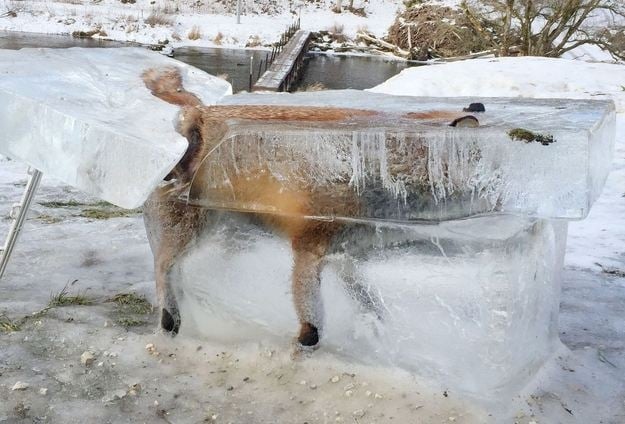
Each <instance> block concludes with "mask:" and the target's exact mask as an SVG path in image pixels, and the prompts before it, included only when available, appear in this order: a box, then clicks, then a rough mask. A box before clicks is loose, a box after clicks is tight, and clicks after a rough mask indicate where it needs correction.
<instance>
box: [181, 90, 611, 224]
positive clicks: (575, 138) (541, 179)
mask: <svg viewBox="0 0 625 424" xmlns="http://www.w3.org/2000/svg"><path fill="white" fill-rule="evenodd" d="M473 102H481V103H483V104H484V105H485V107H486V112H482V113H474V114H473V115H474V116H476V117H477V118H478V119H479V122H480V125H479V128H453V127H450V126H449V123H450V121H451V119H452V118H453V117H457V116H463V115H467V114H469V112H463V109H464V108H467V106H468V105H469V104H470V103H473ZM220 104H222V105H229V106H231V105H236V106H240V107H242V108H245V106H247V105H273V106H300V107H335V108H351V109H361V110H367V111H374V113H373V114H371V113H367V114H364V115H361V116H352V117H350V118H347V119H345V120H344V121H331V122H330V121H328V122H325V121H324V122H312V121H311V122H304V121H302V120H298V121H289V120H282V121H277V120H272V121H267V122H264V121H255V120H229V121H227V126H228V131H227V133H226V136H225V137H224V138H223V139H222V140H221V141H220V142H217V141H216V143H217V145H216V147H215V148H214V149H213V150H212V151H211V153H210V155H209V156H207V157H206V159H205V160H204V163H203V165H202V167H201V168H200V170H199V171H198V173H197V174H196V177H195V181H194V183H193V185H192V188H191V192H190V194H189V201H190V202H191V203H194V204H198V205H202V206H205V207H208V208H213V209H227V210H238V211H251V212H260V213H268V214H277V215H292V214H299V215H300V216H307V217H317V218H323V219H344V220H357V221H370V220H377V221H380V220H381V221H392V222H397V223H415V222H422V221H434V222H438V221H445V220H452V219H459V218H469V217H475V216H480V215H489V214H502V213H503V214H514V215H520V216H526V217H536V218H545V219H583V218H585V217H586V216H587V215H588V213H589V210H590V208H591V206H592V204H593V202H594V201H595V200H596V199H597V197H598V196H599V194H600V193H601V190H602V188H603V185H604V182H605V179H606V177H607V174H608V172H609V166H608V165H609V164H610V163H611V161H612V153H613V148H614V129H615V112H614V103H613V102H612V101H605V100H571V99H540V100H537V99H515V98H479V97H473V98H467V97H460V98H433V97H408V96H395V95H385V94H377V93H370V92H363V91H356V90H337V91H324V92H314V93H297V94H244V95H235V96H228V97H225V98H223V99H222V100H221V101H220ZM448 116H452V118H447V117H448ZM441 117H443V118H441ZM517 133H521V135H520V136H517V135H514V136H513V135H512V134H517ZM524 134H529V135H531V136H540V137H541V139H542V138H544V139H545V140H543V141H537V140H534V141H533V142H526V141H525V140H524V139H523V138H522V136H523V135H524ZM233 152H237V153H236V154H233ZM258 169H261V170H263V171H262V172H261V173H259V172H256V171H255V170H258ZM264 172H266V173H267V174H264ZM261 180H263V182H261ZM233 181H234V182H236V181H246V183H245V187H248V186H253V185H254V184H258V186H259V189H258V190H242V189H241V184H240V183H238V185H236V184H235V186H233V184H234V183H233ZM268 184H269V185H268ZM261 187H262V189H260V188H261ZM272 189H275V190H274V191H275V193H273V194H270V193H269V191H270V190H272ZM289 193H292V194H293V199H292V200H295V198H296V197H297V196H298V194H301V193H304V194H305V195H306V196H307V197H305V198H306V199H309V200H307V203H306V205H305V207H298V208H296V209H293V208H290V209H288V210H287V209H284V210H282V209H280V205H292V204H294V203H293V202H291V201H289ZM280 199H281V200H280ZM297 199H300V200H297V202H295V203H297V204H299V203H301V196H300V197H297ZM298 202H299V203H298Z"/></svg>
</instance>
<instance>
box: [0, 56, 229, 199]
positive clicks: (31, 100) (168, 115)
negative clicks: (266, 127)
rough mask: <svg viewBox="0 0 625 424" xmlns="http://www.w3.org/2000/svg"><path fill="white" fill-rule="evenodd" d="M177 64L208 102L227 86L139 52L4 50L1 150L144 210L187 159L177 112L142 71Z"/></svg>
mask: <svg viewBox="0 0 625 424" xmlns="http://www.w3.org/2000/svg"><path fill="white" fill-rule="evenodd" d="M167 66H175V67H176V68H178V69H179V70H180V71H181V74H182V76H183V79H184V83H185V86H186V87H187V88H189V89H190V90H192V91H194V92H196V93H198V95H199V96H200V97H201V99H202V100H203V101H204V102H205V103H206V104H213V103H215V102H216V101H217V100H218V99H219V98H221V97H222V96H224V95H227V94H231V92H232V89H231V86H230V84H229V83H227V82H225V81H223V80H221V79H219V78H216V77H213V76H210V75H208V74H206V73H204V72H202V71H200V70H198V69H196V68H194V67H191V66H188V65H185V64H183V63H180V62H177V61H174V60H172V59H168V58H166V57H164V56H163V55H160V54H158V53H155V52H150V51H147V50H145V49H140V48H120V49H106V50H100V49H80V48H72V49H62V50H56V49H23V50H19V51H13V50H0V74H1V75H2V78H0V129H1V130H2V132H3V137H2V140H1V141H0V152H1V153H2V154H4V155H7V156H9V157H12V158H15V159H19V160H22V161H23V162H25V163H27V164H29V165H31V166H33V167H35V168H37V169H39V170H40V171H42V172H43V173H44V174H49V175H50V176H53V177H56V178H58V179H59V180H61V181H63V182H65V183H67V184H71V185H73V186H74V187H77V188H80V189H81V190H84V191H85V192H87V193H89V194H92V195H94V196H98V197H100V198H102V199H104V200H107V201H109V202H111V203H113V204H116V205H119V206H122V207H126V208H134V207H137V206H140V205H141V204H142V203H143V201H144V200H145V198H146V197H147V196H148V194H149V193H150V192H151V191H152V190H153V189H154V187H155V186H156V185H157V184H158V183H159V182H160V181H162V179H163V177H165V175H167V173H169V171H170V170H171V168H173V166H174V165H175V164H176V163H177V162H178V160H179V159H180V158H181V157H182V154H183V153H184V152H185V150H186V147H187V141H186V140H185V139H184V138H183V137H182V136H181V135H180V134H178V133H177V132H176V130H175V125H174V123H175V121H176V117H177V114H178V107H175V106H173V105H170V104H167V103H166V102H164V101H162V100H160V99H158V98H156V97H154V96H152V95H151V93H150V91H149V90H148V89H147V88H146V87H145V86H144V83H143V81H142V79H141V73H142V72H143V71H145V70H147V69H149V68H152V67H159V68H162V67H167Z"/></svg>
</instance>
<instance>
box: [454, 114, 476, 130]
mask: <svg viewBox="0 0 625 424" xmlns="http://www.w3.org/2000/svg"><path fill="white" fill-rule="evenodd" d="M449 126H450V127H457V128H477V127H479V126H480V121H478V120H477V118H476V117H475V116H473V115H466V116H463V117H461V118H456V119H454V120H453V121H452V122H451V124H449Z"/></svg>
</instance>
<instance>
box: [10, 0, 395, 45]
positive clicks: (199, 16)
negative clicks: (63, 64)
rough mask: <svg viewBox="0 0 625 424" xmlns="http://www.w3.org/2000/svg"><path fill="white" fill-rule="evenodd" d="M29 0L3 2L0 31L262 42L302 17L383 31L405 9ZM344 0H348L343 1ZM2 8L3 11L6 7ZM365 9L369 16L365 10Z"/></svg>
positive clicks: (316, 24) (389, 1) (311, 22)
mask: <svg viewBox="0 0 625 424" xmlns="http://www.w3.org/2000/svg"><path fill="white" fill-rule="evenodd" d="M241 3H242V11H241V13H242V16H241V23H240V24H237V21H236V2H235V1H204V2H202V1H192V0H182V1H170V0H159V1H154V0H136V1H135V0H129V1H124V0H93V1H91V0H25V1H19V2H6V3H4V6H3V8H0V31H1V30H7V31H23V32H36V33H47V34H72V33H74V32H77V31H82V32H83V33H87V34H90V35H91V36H93V37H96V38H98V37H99V38H105V39H111V40H119V41H129V42H138V43H144V44H162V43H165V42H168V43H171V44H172V45H173V46H181V45H185V46H218V47H246V46H247V47H262V46H267V45H269V44H271V43H273V42H275V41H277V40H278V38H279V35H280V33H281V32H282V31H284V30H285V29H286V28H287V27H288V26H289V25H291V24H293V22H294V21H296V20H297V19H301V26H302V28H303V29H308V30H312V31H319V30H328V29H332V31H334V32H338V33H341V34H344V35H346V36H349V37H350V38H352V37H354V36H355V34H356V32H357V31H358V30H363V29H365V30H367V31H369V32H371V33H373V34H376V35H378V36H382V35H384V33H385V32H386V30H387V29H388V27H389V26H390V24H391V23H392V22H393V20H394V19H395V15H396V13H397V10H398V9H399V8H400V7H402V2H401V1H400V0H368V1H363V0H356V1H354V3H353V4H354V6H353V7H354V9H359V10H362V12H360V11H359V10H358V11H357V12H356V13H352V12H350V11H349V10H343V12H342V13H335V12H333V11H332V8H333V7H334V5H335V1H333V0H320V1H302V0H300V1H297V2H293V1H286V0H262V1H250V0H247V1H242V2H241ZM344 3H347V2H344ZM3 9H4V10H3ZM362 15H364V16H362Z"/></svg>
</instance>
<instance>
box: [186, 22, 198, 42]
mask: <svg viewBox="0 0 625 424" xmlns="http://www.w3.org/2000/svg"><path fill="white" fill-rule="evenodd" d="M187 38H188V39H189V40H199V39H200V38H202V31H200V27H199V26H197V25H193V27H192V28H191V31H189V34H187Z"/></svg>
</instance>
